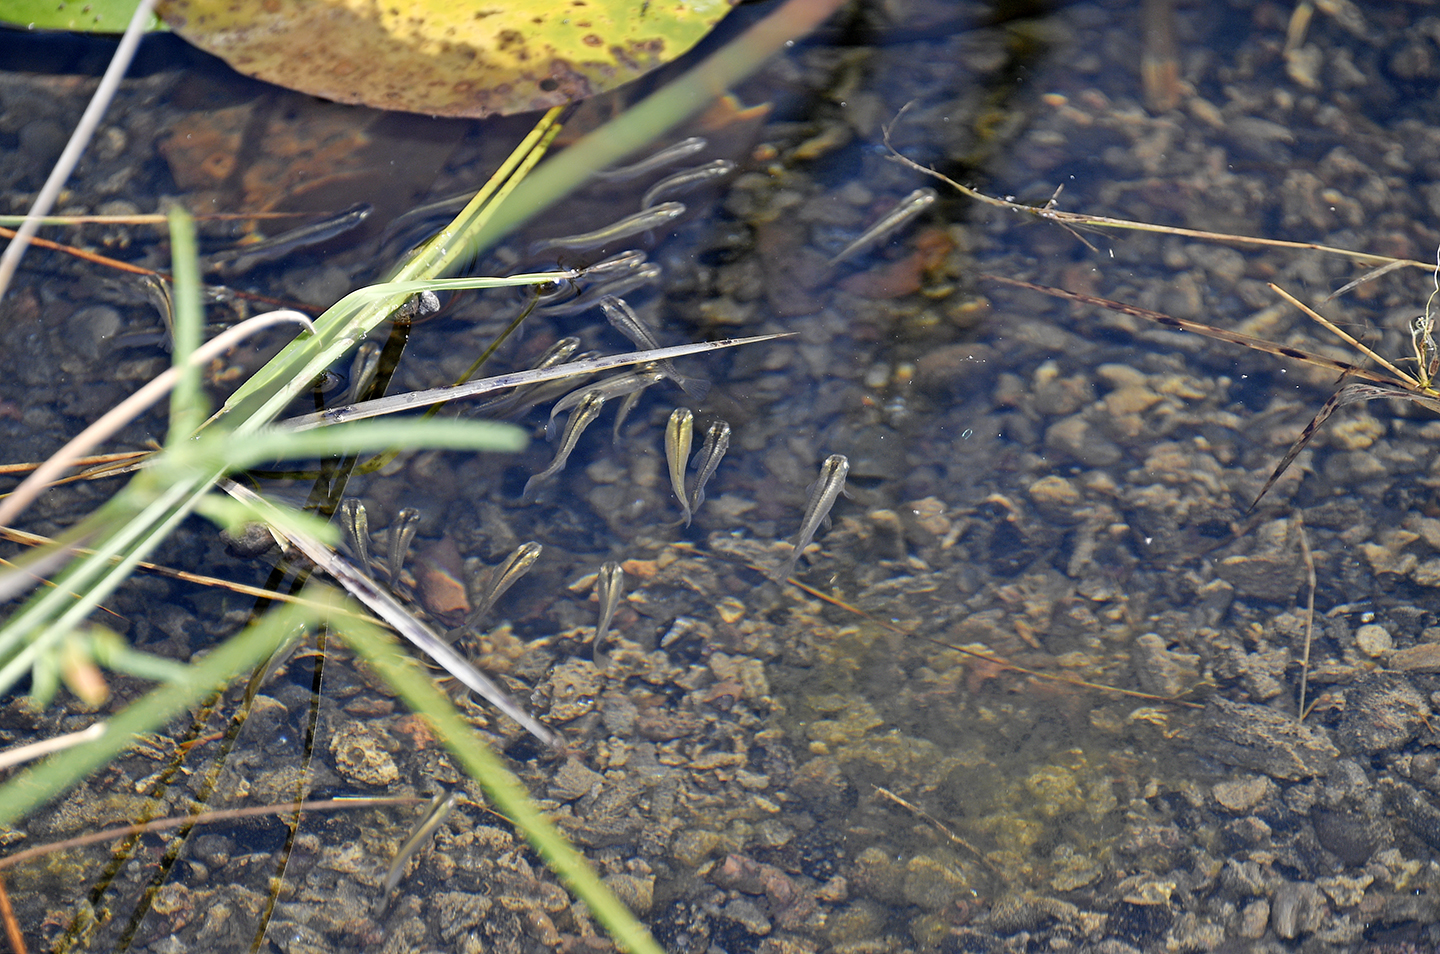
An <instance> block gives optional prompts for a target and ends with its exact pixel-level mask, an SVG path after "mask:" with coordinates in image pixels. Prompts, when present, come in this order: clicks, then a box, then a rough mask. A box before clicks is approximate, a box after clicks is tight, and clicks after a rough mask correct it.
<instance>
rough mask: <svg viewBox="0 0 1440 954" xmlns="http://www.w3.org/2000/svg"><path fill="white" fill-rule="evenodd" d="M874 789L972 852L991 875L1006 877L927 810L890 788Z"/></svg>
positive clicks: (978, 850)
mask: <svg viewBox="0 0 1440 954" xmlns="http://www.w3.org/2000/svg"><path fill="white" fill-rule="evenodd" d="M874 788H875V792H876V794H879V795H884V796H885V797H886V798H888V799H890V801H892V802H894V803H895V804H897V805H900V806H901V807H903V808H908V809H909V810H910V811H912V812H914V813H915V814H916V815H918V816H919V817H921V818H923V819H925V820H926V821H927V822H929V823H930V824H931V825H933V826H935V828H936V829H937V830H938V831H939V832H940V834H942V835H944V836H945V837H946V838H948V839H950V841H951V842H953V843H954V844H956V845H959V846H960V847H961V848H964V849H965V850H966V851H968V852H970V854H972V855H974V856H975V858H976V860H978V861H979V862H980V863H981V864H982V865H984V866H985V867H986V868H987V869H989V871H990V873H991V874H993V875H998V876H999V877H1002V878H1003V877H1005V872H1003V871H1001V870H1000V869H999V868H997V867H995V866H994V865H993V864H991V863H990V859H989V858H986V857H985V855H984V854H982V853H981V851H980V849H979V848H976V847H975V846H974V845H972V844H970V842H968V841H966V840H965V839H964V838H961V837H960V836H959V835H957V834H955V833H954V832H953V831H951V830H950V829H949V828H946V827H945V825H943V824H942V823H941V822H940V819H938V818H936V817H935V816H934V815H932V814H930V813H929V812H927V811H926V810H925V809H923V808H921V807H920V806H919V805H916V804H915V803H913V802H907V801H906V800H905V799H903V798H901V797H900V796H899V795H896V794H895V793H894V792H892V791H890V789H888V788H882V787H881V786H879V785H876V786H874Z"/></svg>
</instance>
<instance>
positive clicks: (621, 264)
mask: <svg viewBox="0 0 1440 954" xmlns="http://www.w3.org/2000/svg"><path fill="white" fill-rule="evenodd" d="M645 261H646V255H645V253H644V252H642V251H640V249H638V248H632V249H627V250H625V251H623V252H617V253H616V254H614V255H611V256H610V257H609V258H602V259H600V261H598V262H596V263H595V264H594V265H586V266H585V267H584V268H580V269H576V271H578V272H579V273H580V277H581V278H586V279H592V278H608V277H609V276H611V275H620V274H624V273H625V272H633V271H634V270H635V269H637V268H639V267H640V266H641V265H644V264H645Z"/></svg>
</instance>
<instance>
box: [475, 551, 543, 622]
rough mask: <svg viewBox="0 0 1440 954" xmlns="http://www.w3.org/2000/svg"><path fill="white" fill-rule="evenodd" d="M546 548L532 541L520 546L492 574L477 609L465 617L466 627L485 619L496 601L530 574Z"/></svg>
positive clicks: (477, 602) (476, 604)
mask: <svg viewBox="0 0 1440 954" xmlns="http://www.w3.org/2000/svg"><path fill="white" fill-rule="evenodd" d="M544 549H545V548H544V547H542V546H541V545H540V544H538V543H536V542H535V541H534V540H531V541H529V542H526V543H522V544H520V545H519V546H518V547H516V548H515V550H514V552H513V553H511V554H510V555H509V556H508V557H506V558H505V560H504V562H502V563H501V564H500V565H499V566H497V567H495V569H494V570H492V571H491V573H490V582H489V584H488V585H487V586H486V587H485V592H484V593H483V594H482V595H481V596H480V598H479V599H477V600H476V601H475V608H474V609H472V610H471V611H470V615H468V616H466V617H465V625H466V626H474V625H475V624H476V623H478V622H480V620H481V619H482V618H484V616H485V614H486V613H488V612H490V610H491V608H492V607H494V605H495V601H496V600H498V599H500V597H501V596H504V595H505V591H506V590H508V589H510V587H512V586H514V585H515V584H516V583H517V582H519V580H520V578H521V577H522V576H524V575H525V574H526V573H529V572H530V568H531V567H532V566H534V565H535V561H536V560H538V559H540V554H541V553H542V552H543V551H544Z"/></svg>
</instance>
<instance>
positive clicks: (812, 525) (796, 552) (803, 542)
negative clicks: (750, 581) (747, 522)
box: [770, 454, 850, 583]
mask: <svg viewBox="0 0 1440 954" xmlns="http://www.w3.org/2000/svg"><path fill="white" fill-rule="evenodd" d="M849 473H850V461H849V460H848V459H846V457H845V455H844V454H831V455H830V456H829V457H827V458H825V460H824V462H822V463H821V464H820V477H819V479H817V480H816V481H815V486H814V488H812V489H811V491H810V500H809V502H807V503H806V504H805V517H804V519H803V520H801V521H800V532H799V533H798V534H796V535H795V542H794V543H792V544H791V551H790V556H789V557H788V558H787V559H786V560H785V562H784V563H782V564H781V565H780V566H779V567H777V568H776V569H775V571H774V572H773V573H771V574H770V579H772V580H774V581H775V582H776V583H782V582H784V581H785V580H787V579H789V578H790V576H791V574H793V573H794V572H795V564H796V563H798V562H799V561H800V554H801V553H804V552H805V548H806V547H808V546H809V545H810V541H811V540H813V539H815V531H816V530H818V529H820V522H821V521H822V520H824V519H825V518H826V516H828V515H829V513H830V508H831V507H833V506H835V501H836V500H837V499H838V498H839V497H840V494H841V492H842V491H844V489H845V475H847V474H849Z"/></svg>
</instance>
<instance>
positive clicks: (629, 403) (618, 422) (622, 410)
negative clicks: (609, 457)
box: [610, 388, 645, 444]
mask: <svg viewBox="0 0 1440 954" xmlns="http://www.w3.org/2000/svg"><path fill="white" fill-rule="evenodd" d="M644 396H645V390H644V389H643V388H642V389H641V390H639V391H631V392H630V393H629V394H627V395H625V400H623V401H621V402H620V406H619V407H617V408H616V409H615V426H614V427H613V428H611V429H610V442H611V443H612V444H618V443H620V428H621V427H623V426H625V419H626V418H628V417H629V416H630V412H631V411H633V410H635V405H637V404H639V403H640V398H642V397H644Z"/></svg>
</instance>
